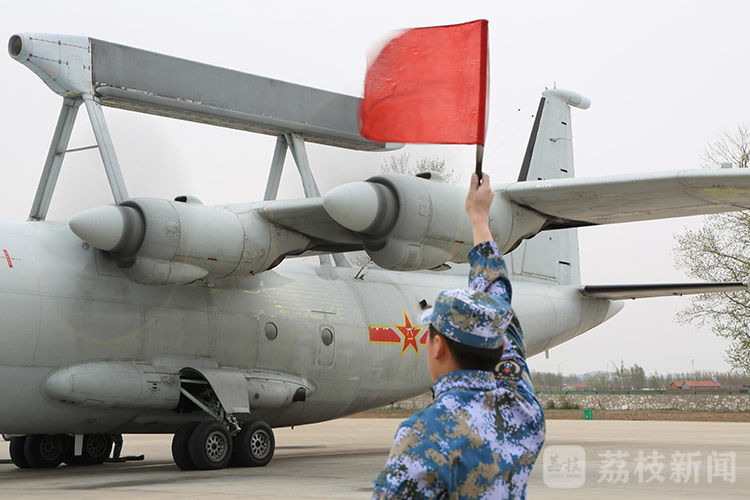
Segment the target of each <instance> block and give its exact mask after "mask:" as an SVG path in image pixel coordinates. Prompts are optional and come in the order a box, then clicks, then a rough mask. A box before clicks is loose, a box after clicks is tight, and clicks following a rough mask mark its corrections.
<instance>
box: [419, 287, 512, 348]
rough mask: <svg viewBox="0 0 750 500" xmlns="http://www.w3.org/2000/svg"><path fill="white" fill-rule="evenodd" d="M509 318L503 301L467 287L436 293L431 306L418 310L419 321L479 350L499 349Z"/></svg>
mask: <svg viewBox="0 0 750 500" xmlns="http://www.w3.org/2000/svg"><path fill="white" fill-rule="evenodd" d="M512 318H513V310H512V309H511V308H510V304H508V303H507V302H506V301H504V300H502V299H500V298H499V297H498V296H496V295H492V294H487V293H484V292H480V291H478V290H472V289H471V288H454V289H452V290H445V291H442V292H440V294H439V295H438V297H437V299H436V300H435V305H434V306H432V307H431V308H430V309H427V310H426V311H425V312H424V313H422V323H423V324H424V323H430V324H431V325H432V326H433V327H434V328H435V329H437V330H438V331H439V332H440V333H441V334H442V335H444V336H445V337H447V338H449V339H451V340H454V341H456V342H458V343H459V344H464V345H468V346H472V347H478V348H480V349H498V348H500V347H501V346H502V345H503V339H504V338H505V335H504V334H505V329H506V328H507V327H508V324H509V323H510V321H511V319H512Z"/></svg>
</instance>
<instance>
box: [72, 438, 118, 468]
mask: <svg viewBox="0 0 750 500" xmlns="http://www.w3.org/2000/svg"><path fill="white" fill-rule="evenodd" d="M111 452H112V437H111V436H110V435H109V434H86V435H84V436H83V450H82V453H81V455H80V456H73V453H72V446H71V453H70V454H69V455H68V457H67V458H66V459H65V463H66V464H68V465H100V464H103V463H104V462H105V461H106V460H107V458H109V454H110V453H111Z"/></svg>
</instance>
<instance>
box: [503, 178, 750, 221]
mask: <svg viewBox="0 0 750 500" xmlns="http://www.w3.org/2000/svg"><path fill="white" fill-rule="evenodd" d="M500 192H501V193H503V194H505V195H506V196H508V198H510V199H511V200H512V201H513V202H514V203H517V204H518V205H521V206H523V207H525V208H528V209H530V210H532V211H534V212H537V213H539V214H541V215H544V216H545V217H547V219H548V220H549V223H548V224H547V225H546V226H545V229H562V228H567V227H581V226H591V225H597V224H613V223H617V222H632V221H641V220H651V219H664V218H669V217H683V216H688V215H700V214H709V213H719V212H729V211H734V210H746V209H750V170H737V169H728V170H681V171H675V172H655V173H647V174H631V175H622V176H612V177H595V178H578V179H549V180H541V181H526V182H517V183H514V184H510V185H508V186H507V187H506V188H505V189H500Z"/></svg>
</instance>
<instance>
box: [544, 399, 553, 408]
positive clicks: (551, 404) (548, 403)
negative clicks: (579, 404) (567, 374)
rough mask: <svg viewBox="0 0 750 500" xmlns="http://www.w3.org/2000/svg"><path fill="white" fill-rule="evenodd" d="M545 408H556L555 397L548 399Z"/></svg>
mask: <svg viewBox="0 0 750 500" xmlns="http://www.w3.org/2000/svg"><path fill="white" fill-rule="evenodd" d="M544 409H545V410H554V409H555V400H554V399H550V400H549V401H547V404H545V405H544Z"/></svg>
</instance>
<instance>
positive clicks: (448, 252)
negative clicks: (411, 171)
mask: <svg viewBox="0 0 750 500" xmlns="http://www.w3.org/2000/svg"><path fill="white" fill-rule="evenodd" d="M435 177H437V176H435ZM465 200H466V188H464V187H459V186H454V185H451V184H446V183H445V182H443V181H442V179H440V178H437V180H435V178H433V180H430V179H427V178H421V177H411V176H406V175H381V176H377V177H372V178H370V179H368V180H367V181H365V182H352V183H348V184H343V185H341V186H338V187H336V188H334V189H333V190H331V191H330V192H329V193H328V194H326V196H325V198H324V200H323V206H324V207H325V209H326V211H327V212H328V214H329V215H330V216H331V217H332V218H333V219H334V220H335V221H336V222H338V223H339V224H341V225H342V226H344V227H345V228H347V229H350V230H352V231H355V232H358V233H360V234H362V235H363V236H364V238H365V250H366V251H367V253H368V254H369V256H370V257H371V258H372V260H373V261H374V262H375V263H376V264H378V265H379V266H381V267H384V268H386V269H394V270H400V271H410V270H417V269H431V268H435V267H438V266H440V265H442V264H444V263H445V262H448V261H450V262H466V261H467V254H468V252H469V250H471V248H472V247H473V245H474V242H473V236H472V231H471V222H470V221H469V217H468V215H467V214H466V211H465V208H464V207H465ZM545 221H546V219H544V218H543V217H541V216H539V215H537V214H535V213H533V212H530V211H528V210H525V209H523V208H521V207H519V206H517V205H515V204H513V203H512V202H511V201H510V200H508V198H507V197H505V196H504V195H503V194H502V192H496V196H495V198H494V200H493V202H492V207H491V208H490V230H491V231H492V234H493V237H494V238H495V241H497V242H498V245H499V246H500V248H501V250H502V251H509V250H511V249H513V248H514V247H515V246H516V245H517V244H518V242H520V241H521V240H522V239H523V238H525V237H529V236H531V235H534V234H536V233H537V232H538V231H539V230H540V229H541V227H542V226H543V225H544V223H545Z"/></svg>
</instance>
